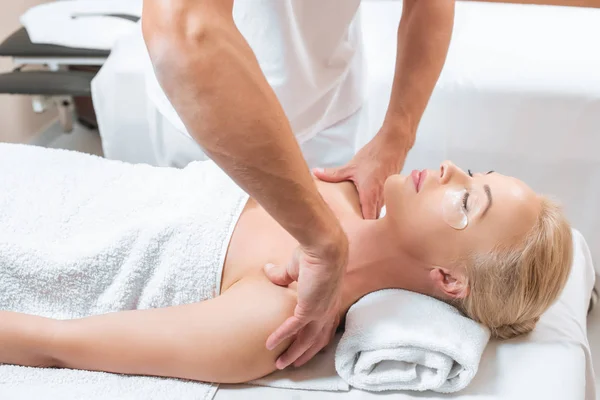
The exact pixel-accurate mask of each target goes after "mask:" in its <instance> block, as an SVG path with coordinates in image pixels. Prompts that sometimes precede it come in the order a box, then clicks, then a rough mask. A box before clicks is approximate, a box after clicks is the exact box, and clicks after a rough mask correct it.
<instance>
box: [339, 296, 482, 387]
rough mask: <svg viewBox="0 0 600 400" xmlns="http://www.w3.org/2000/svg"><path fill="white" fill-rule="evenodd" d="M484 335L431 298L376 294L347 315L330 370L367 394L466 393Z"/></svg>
mask: <svg viewBox="0 0 600 400" xmlns="http://www.w3.org/2000/svg"><path fill="white" fill-rule="evenodd" d="M489 337H490V333H489V330H488V329H487V328H485V327H483V326H482V325H480V324H478V323H476V322H475V321H473V320H471V319H469V318H467V317H464V316H463V315H461V314H460V313H459V312H458V310H457V309H456V308H454V307H452V306H450V305H448V304H446V303H444V302H442V301H439V300H436V299H434V298H432V297H428V296H424V295H421V294H418V293H413V292H408V291H405V290H394V289H388V290H381V291H378V292H374V293H371V294H369V295H367V296H365V297H363V298H362V299H361V300H360V301H358V302H357V303H356V304H354V305H353V306H352V307H351V308H350V310H349V311H348V315H347V317H346V331H345V333H344V335H343V337H342V339H341V341H340V344H339V345H338V348H337V351H336V355H335V358H336V359H335V367H336V370H337V372H338V374H339V375H340V376H341V377H342V378H343V379H344V380H345V381H346V382H348V383H349V384H350V385H351V386H353V387H355V388H358V389H364V390H369V391H382V390H415V391H424V390H432V391H435V392H440V393H451V392H456V391H459V390H461V389H463V388H465V387H466V386H467V385H468V384H469V383H470V382H471V380H472V379H473V377H474V376H475V374H476V373H477V369H478V367H479V361H480V359H481V355H482V354H483V350H484V349H485V347H486V345H487V343H488V340H489Z"/></svg>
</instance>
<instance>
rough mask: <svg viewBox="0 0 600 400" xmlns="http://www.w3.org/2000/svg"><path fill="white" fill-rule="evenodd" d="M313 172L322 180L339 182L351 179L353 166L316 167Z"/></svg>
mask: <svg viewBox="0 0 600 400" xmlns="http://www.w3.org/2000/svg"><path fill="white" fill-rule="evenodd" d="M313 174H314V175H315V176H316V177H317V178H319V179H320V180H322V181H325V182H331V183H337V182H342V181H347V180H350V178H351V177H352V168H351V167H350V166H348V165H346V166H343V167H340V168H315V169H313Z"/></svg>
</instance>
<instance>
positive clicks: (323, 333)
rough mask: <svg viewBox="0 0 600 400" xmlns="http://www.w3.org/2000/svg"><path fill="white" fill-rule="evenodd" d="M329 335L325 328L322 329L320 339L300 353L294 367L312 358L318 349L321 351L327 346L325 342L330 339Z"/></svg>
mask: <svg viewBox="0 0 600 400" xmlns="http://www.w3.org/2000/svg"><path fill="white" fill-rule="evenodd" d="M330 336H331V335H329V334H328V332H327V329H323V330H322V331H321V337H320V339H319V340H318V341H317V342H315V344H313V345H312V346H311V347H310V348H309V349H308V350H306V352H305V353H304V354H302V356H301V357H300V358H298V359H297V360H296V361H295V362H294V367H301V366H303V365H304V364H306V363H307V362H309V361H310V360H312V358H313V357H314V356H316V355H317V353H318V352H319V351H321V350H322V349H323V348H324V347H325V346H327V344H328V343H329V341H330Z"/></svg>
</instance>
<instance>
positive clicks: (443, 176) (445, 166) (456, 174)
mask: <svg viewBox="0 0 600 400" xmlns="http://www.w3.org/2000/svg"><path fill="white" fill-rule="evenodd" d="M439 178H440V183H441V184H442V185H445V184H447V183H449V182H451V181H453V180H457V179H458V180H466V179H468V177H467V175H466V174H465V173H464V172H462V171H461V170H460V168H458V167H457V166H456V165H454V163H453V162H452V161H444V162H443V163H442V164H441V165H440V176H439ZM463 178H464V179H463Z"/></svg>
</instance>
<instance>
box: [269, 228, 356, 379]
mask: <svg viewBox="0 0 600 400" xmlns="http://www.w3.org/2000/svg"><path fill="white" fill-rule="evenodd" d="M336 236H337V238H336V239H335V242H334V243H333V244H332V245H330V246H326V247H322V248H314V249H308V248H303V247H299V248H297V249H296V251H295V253H294V256H293V257H292V260H291V261H290V263H289V264H288V265H287V266H285V267H283V266H276V265H272V264H269V265H267V266H265V273H266V275H267V276H268V277H269V279H270V280H271V281H272V282H273V283H275V284H276V285H280V286H287V285H289V284H290V283H292V282H294V281H297V282H298V288H297V289H298V305H297V306H296V309H295V310H294V315H293V316H292V317H290V318H288V319H287V320H286V321H285V322H284V323H283V324H282V325H281V326H280V327H279V328H278V329H277V330H276V331H275V332H274V333H273V334H272V335H271V336H269V338H268V340H267V348H268V349H269V350H272V349H274V348H275V347H277V346H278V345H279V344H280V343H281V342H283V341H284V340H285V339H287V338H289V337H295V339H294V341H293V343H292V344H291V345H290V347H289V348H288V349H287V350H286V351H285V353H283V354H282V355H281V356H280V357H279V358H278V360H277V362H276V367H277V368H278V369H283V368H286V367H287V366H288V365H290V364H294V366H296V367H299V366H301V365H303V364H305V363H306V362H308V361H309V360H310V359H311V358H313V357H314V356H315V354H317V353H318V352H319V351H320V350H321V349H322V348H323V347H325V346H326V345H327V344H328V343H329V341H330V340H331V338H332V337H333V335H334V333H335V330H336V328H337V326H338V323H339V311H340V303H341V288H342V279H343V277H344V272H345V269H346V263H347V258H348V240H347V238H346V235H345V234H344V233H343V232H341V233H338V234H336Z"/></svg>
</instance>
